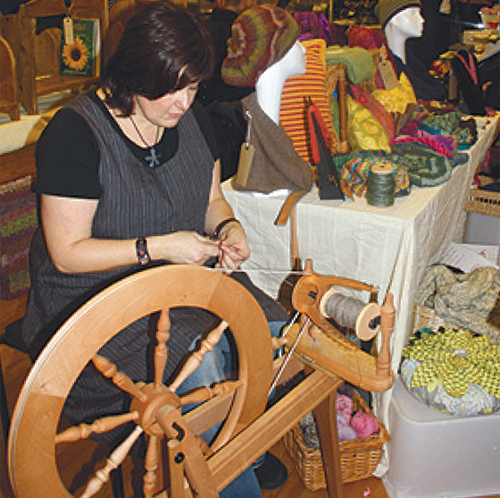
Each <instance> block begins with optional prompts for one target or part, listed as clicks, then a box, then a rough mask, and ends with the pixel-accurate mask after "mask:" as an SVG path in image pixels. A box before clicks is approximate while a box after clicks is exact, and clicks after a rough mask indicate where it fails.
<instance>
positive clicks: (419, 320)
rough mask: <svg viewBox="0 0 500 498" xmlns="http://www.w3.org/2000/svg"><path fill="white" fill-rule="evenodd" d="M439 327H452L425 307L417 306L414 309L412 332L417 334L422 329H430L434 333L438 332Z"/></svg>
mask: <svg viewBox="0 0 500 498" xmlns="http://www.w3.org/2000/svg"><path fill="white" fill-rule="evenodd" d="M439 327H451V328H453V327H452V326H451V325H449V324H447V323H446V322H445V321H444V320H443V319H442V318H441V317H440V316H438V314H437V313H436V312H435V311H434V310H432V309H430V308H426V307H425V306H419V305H418V304H416V305H415V306H414V308H413V325H412V329H411V330H412V331H413V332H416V331H417V330H420V329H424V328H427V329H430V330H432V331H433V332H437V330H438V329H439Z"/></svg>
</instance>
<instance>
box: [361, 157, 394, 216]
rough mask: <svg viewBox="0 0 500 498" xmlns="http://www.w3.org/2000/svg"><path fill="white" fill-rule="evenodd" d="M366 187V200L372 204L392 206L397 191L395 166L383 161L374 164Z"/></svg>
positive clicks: (375, 205)
mask: <svg viewBox="0 0 500 498" xmlns="http://www.w3.org/2000/svg"><path fill="white" fill-rule="evenodd" d="M366 189H367V190H366V202H367V203H368V204H369V205H370V206H374V207H390V206H392V205H393V204H394V195H395V192H396V179H395V178H394V166H393V165H390V164H383V163H382V164H375V165H373V166H372V168H371V170H370V176H369V177H368V182H367V185H366Z"/></svg>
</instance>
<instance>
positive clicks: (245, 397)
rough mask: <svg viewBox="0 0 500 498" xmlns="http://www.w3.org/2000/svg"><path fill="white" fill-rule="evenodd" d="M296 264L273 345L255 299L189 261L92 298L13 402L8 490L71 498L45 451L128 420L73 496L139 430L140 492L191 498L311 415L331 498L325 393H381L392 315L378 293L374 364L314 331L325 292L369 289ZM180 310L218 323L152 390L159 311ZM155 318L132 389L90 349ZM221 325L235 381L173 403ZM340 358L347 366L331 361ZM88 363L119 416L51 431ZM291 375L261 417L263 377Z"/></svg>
mask: <svg viewBox="0 0 500 498" xmlns="http://www.w3.org/2000/svg"><path fill="white" fill-rule="evenodd" d="M307 268H308V275H307V276H304V277H302V278H301V280H300V281H299V283H298V284H297V287H296V289H295V290H294V294H293V299H294V305H295V307H296V309H298V310H302V312H303V315H302V318H301V326H299V325H298V324H294V325H292V326H291V327H290V328H289V329H288V334H287V335H286V337H285V338H282V339H280V341H279V342H277V341H273V346H271V338H270V334H269V328H268V325H267V322H266V319H265V317H264V314H263V312H262V310H261V309H260V307H259V306H258V304H257V302H256V301H255V300H254V298H253V297H252V296H251V295H250V293H249V292H248V291H246V289H245V288H244V287H242V286H241V285H240V284H239V283H237V282H236V281H234V280H232V279H231V278H229V277H227V276H226V275H224V274H223V273H221V272H217V271H212V270H209V269H207V268H201V267H194V266H182V265H175V266H163V267H159V268H154V269H150V270H146V271H143V272H141V273H139V274H136V275H133V276H131V277H128V278H125V279H124V280H122V281H120V282H117V283H116V284H114V285H112V286H111V287H109V288H108V289H106V290H104V291H103V292H101V293H100V294H98V295H96V296H95V297H94V298H93V299H91V300H90V301H89V302H88V303H87V304H86V305H84V306H83V307H82V308H81V309H80V310H79V311H77V312H76V313H75V314H74V315H72V317H70V318H69V319H68V321H67V322H66V323H65V324H64V325H63V326H62V327H61V329H60V330H59V331H58V332H57V333H56V335H55V336H54V337H53V338H52V339H51V341H50V342H49V343H48V345H47V346H46V347H45V349H44V350H43V351H42V353H41V355H40V357H39V358H38V359H37V361H36V362H35V364H34V366H33V368H32V370H31V372H30V374H29V376H28V378H27V380H26V382H25V384H24V386H23V389H22V391H21V393H20V395H19V399H18V402H17V405H16V408H15V412H14V415H13V418H12V420H13V422H12V427H11V432H10V437H9V457H8V463H9V474H10V479H11V483H12V487H13V490H14V493H15V495H16V496H17V497H18V498H35V497H36V498H69V497H70V496H71V494H70V493H69V492H68V490H67V489H66V488H65V486H64V484H63V483H62V481H61V478H60V476H59V473H58V470H57V465H56V451H55V449H56V446H57V445H58V444H61V443H63V442H64V443H65V442H69V444H71V442H72V441H73V442H74V441H78V440H80V439H83V438H86V437H88V435H89V434H90V433H91V432H92V431H95V432H101V431H106V430H110V429H112V428H114V427H117V426H119V425H120V424H122V423H126V422H131V421H133V422H135V424H136V428H135V429H134V431H133V432H132V434H131V435H130V436H129V438H128V439H127V440H126V441H125V442H124V443H123V444H122V445H121V446H120V447H118V448H117V449H116V450H115V451H114V452H113V454H112V455H111V456H110V457H109V459H108V461H107V463H106V465H105V466H104V467H103V468H102V469H101V470H100V471H98V472H97V473H96V476H95V477H94V478H92V479H91V480H90V481H89V483H88V485H87V488H86V490H85V491H84V493H83V495H81V496H80V498H82V497H84V498H90V497H91V496H94V495H95V494H96V493H97V492H98V490H99V489H100V488H101V486H102V485H103V483H105V482H106V481H107V479H108V478H109V473H110V472H111V470H113V469H114V468H116V466H117V465H120V464H121V462H122V461H123V460H124V458H125V457H126V455H127V452H128V451H129V449H130V447H131V446H132V445H133V444H134V441H135V440H136V439H137V438H138V437H139V436H140V435H141V433H143V432H144V433H145V434H146V436H147V439H148V450H147V454H146V458H145V464H144V466H145V470H146V473H145V475H144V486H143V489H144V494H145V496H146V497H153V496H155V497H164V498H166V497H167V496H168V497H169V498H189V497H192V496H193V493H194V494H195V495H196V496H199V497H201V498H215V497H217V496H218V492H219V491H221V490H222V489H224V488H225V487H226V486H227V485H228V484H229V483H230V482H231V481H233V480H234V479H235V478H236V477H237V476H238V475H239V474H240V473H241V472H242V471H243V470H245V469H246V468H248V467H249V466H250V465H251V463H252V462H254V461H255V460H256V459H257V458H258V457H259V456H260V455H262V454H263V453H264V452H265V451H266V450H268V449H269V448H271V447H272V446H273V445H274V444H275V443H276V442H277V441H279V440H280V439H281V438H282V437H283V435H284V434H286V433H287V432H288V431H289V430H290V429H292V427H294V426H295V425H296V424H297V423H298V421H299V420H300V419H302V418H303V417H304V416H305V415H306V414H307V413H309V412H311V411H313V412H314V415H315V418H316V424H317V427H318V433H319V437H320V441H321V452H322V457H323V466H324V470H325V477H326V483H327V488H328V493H329V496H331V497H332V498H333V497H337V498H342V496H343V495H342V478H341V470H340V456H339V451H338V437H337V426H336V413H335V396H336V390H337V388H338V386H339V385H341V384H342V382H343V381H344V378H348V379H349V380H350V381H351V382H353V383H354V384H355V385H358V386H359V385H363V386H364V387H365V388H367V389H371V390H373V391H381V390H385V389H388V388H389V387H390V386H391V384H392V381H393V375H392V372H391V371H390V368H389V360H390V357H389V336H390V334H391V332H392V327H393V318H394V308H393V307H392V298H391V297H390V296H389V298H388V299H387V300H386V303H385V304H384V306H383V307H382V308H381V326H380V333H381V335H382V341H381V350H380V352H379V355H378V358H377V359H373V358H372V357H371V356H369V355H367V354H366V353H364V352H363V351H361V350H360V349H358V348H356V347H355V346H354V345H353V344H352V343H348V342H346V341H345V340H344V339H343V338H341V337H340V334H339V333H338V332H337V331H335V330H332V328H331V327H330V326H326V325H325V323H324V320H322V319H321V317H320V316H318V303H319V302H320V301H321V299H322V297H323V295H324V293H325V291H326V290H327V289H328V288H329V287H330V286H331V285H344V286H347V287H353V288H360V287H359V285H361V288H363V289H365V290H369V291H370V292H372V291H373V292H375V289H372V288H370V287H369V286H364V287H363V285H364V284H359V283H356V282H354V281H350V280H347V279H332V277H321V276H319V275H317V274H315V273H314V272H312V268H311V266H310V265H308V266H307ZM193 283H195V285H193ZM180 306H191V307H198V308H202V309H205V310H208V311H211V312H212V313H214V314H215V315H217V316H218V317H219V318H220V319H221V324H220V326H218V327H217V328H216V329H214V330H213V331H211V332H210V333H209V334H208V335H207V336H206V338H204V340H203V341H202V343H201V346H200V349H199V350H198V352H196V353H194V354H193V355H192V356H190V357H189V358H188V360H187V361H186V363H185V365H184V367H183V368H182V370H181V372H180V373H179V375H178V377H177V378H176V379H175V380H174V381H173V383H172V384H171V385H170V386H168V387H166V386H164V385H163V384H162V374H163V370H164V368H165V365H166V359H167V354H168V339H169V325H170V324H169V313H168V311H169V310H170V309H171V308H175V307H180ZM156 312H160V317H159V320H158V326H157V328H158V331H157V335H156V339H157V343H158V344H157V346H156V349H155V360H154V370H155V376H154V382H153V383H151V384H143V383H137V384H134V383H133V382H132V381H131V380H130V379H128V378H127V377H126V376H125V375H124V374H121V373H120V372H117V370H116V367H115V366H114V365H113V364H111V363H110V362H109V361H108V360H106V359H105V358H102V357H100V356H99V355H98V354H97V353H98V351H99V350H100V348H101V347H102V346H103V345H104V344H105V343H106V342H107V341H109V340H110V339H111V338H112V337H113V336H114V335H116V334H117V333H118V332H119V331H120V330H122V329H123V328H124V327H126V326H127V325H129V324H131V323H132V322H134V321H136V320H137V319H139V318H141V317H144V316H146V315H149V314H151V313H156ZM228 326H229V327H230V329H231V332H232V334H233V337H234V340H235V343H236V347H237V350H238V362H239V366H238V375H237V378H236V380H235V381H225V382H222V383H220V384H217V385H216V386H214V387H213V388H201V389H198V390H195V391H194V392H192V393H188V394H187V395H186V396H177V395H176V394H175V391H176V389H177V387H178V386H179V385H180V384H181V383H182V382H183V380H184V379H185V378H186V377H187V376H189V375H190V373H192V372H193V371H194V370H195V369H196V368H197V366H199V364H200V361H201V360H202V357H203V355H204V354H205V353H206V352H207V351H210V350H211V349H212V348H213V346H214V345H215V344H216V343H217V341H218V340H219V339H220V337H221V335H222V333H223V331H224V330H225V328H226V327H228ZM299 328H300V330H298V329H299ZM321 333H324V335H325V337H326V338H327V339H326V342H325V341H323V340H322V339H321V338H320V339H321V340H320V341H319V342H321V348H320V349H323V352H322V351H321V350H319V349H318V348H317V345H318V338H319V336H318V334H321ZM281 346H284V347H285V349H286V350H287V351H288V354H287V356H284V357H281V358H280V359H279V360H275V362H274V364H273V360H272V356H273V354H272V349H273V347H274V348H275V349H276V348H278V347H281ZM294 351H296V353H294ZM332 351H333V353H332V354H330V352H332ZM292 353H293V354H294V355H293V356H292ZM343 356H347V360H345V361H344V360H342V357H343ZM290 359H291V361H290V362H288V360H290ZM89 361H93V362H94V364H95V366H96V367H97V369H98V370H99V371H100V372H101V373H102V374H103V375H104V376H106V377H109V378H110V379H112V381H113V382H114V383H115V384H116V385H117V386H119V387H120V388H121V389H123V390H125V391H126V392H127V393H129V394H130V395H131V396H132V398H133V401H132V404H131V410H130V413H127V414H123V415H121V416H118V417H108V418H106V419H101V420H97V421H95V422H94V423H93V424H92V425H90V426H88V425H85V424H82V425H80V426H78V427H72V428H70V429H69V430H66V431H64V432H62V433H59V434H56V432H57V428H58V423H59V418H60V414H61V411H62V408H63V405H64V402H65V400H66V397H67V396H68V394H69V392H70V390H71V387H72V386H73V384H74V383H75V382H76V380H77V378H78V376H79V374H80V373H81V372H82V370H83V369H84V367H85V366H86V365H87V364H88V362H89ZM298 370H304V371H305V373H306V376H305V379H304V380H303V381H302V382H300V383H299V384H298V385H297V386H296V387H295V388H294V389H293V390H292V391H290V392H289V393H288V394H286V395H285V396H284V397H282V398H281V399H280V400H279V401H278V402H277V403H275V404H273V406H271V407H270V408H269V409H267V410H265V408H266V403H267V398H268V392H269V390H270V387H271V386H273V387H274V385H275V383H276V380H277V378H275V379H274V381H273V372H278V375H281V380H286V378H287V377H290V376H291V375H293V374H294V373H296V372H297V371H298ZM194 402H198V403H200V404H199V405H198V406H197V407H196V408H194V409H193V410H191V411H190V412H189V413H187V414H184V415H181V407H182V405H183V404H188V403H194ZM219 423H223V425H222V428H221V430H220V432H219V434H218V436H217V438H216V439H215V441H214V442H213V444H212V445H211V446H210V448H208V447H207V446H206V444H204V443H203V441H202V440H201V439H200V438H199V437H198V436H197V435H199V434H203V433H204V432H205V431H206V430H207V429H209V428H211V427H214V426H215V425H217V424H219ZM161 443H164V444H161ZM34 454H35V455H37V458H36V459H35V461H34V459H33V455H34ZM164 454H166V456H167V458H165V459H164V458H163V456H164ZM167 488H168V490H167ZM188 488H189V489H188ZM167 493H168V495H167Z"/></svg>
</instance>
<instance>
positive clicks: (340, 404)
mask: <svg viewBox="0 0 500 498" xmlns="http://www.w3.org/2000/svg"><path fill="white" fill-rule="evenodd" d="M335 403H336V404H335V406H336V408H337V413H342V415H344V417H345V419H346V420H347V423H349V421H350V420H351V417H352V412H353V404H352V399H351V398H350V397H349V396H347V395H345V394H337V398H336V400H335Z"/></svg>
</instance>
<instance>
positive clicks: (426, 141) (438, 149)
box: [391, 136, 453, 157]
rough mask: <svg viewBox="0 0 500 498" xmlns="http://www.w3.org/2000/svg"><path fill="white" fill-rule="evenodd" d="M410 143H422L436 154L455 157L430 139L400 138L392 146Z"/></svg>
mask: <svg viewBox="0 0 500 498" xmlns="http://www.w3.org/2000/svg"><path fill="white" fill-rule="evenodd" d="M408 142H421V143H423V144H425V145H428V146H429V147H431V149H434V150H435V151H436V152H439V153H440V154H442V155H443V156H446V157H453V154H452V153H451V152H450V151H448V150H446V148H445V147H443V146H442V145H441V144H439V143H437V142H436V141H434V140H432V139H431V138H429V137H408V136H402V137H399V138H395V139H394V140H393V141H392V142H391V145H392V144H394V143H408Z"/></svg>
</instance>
